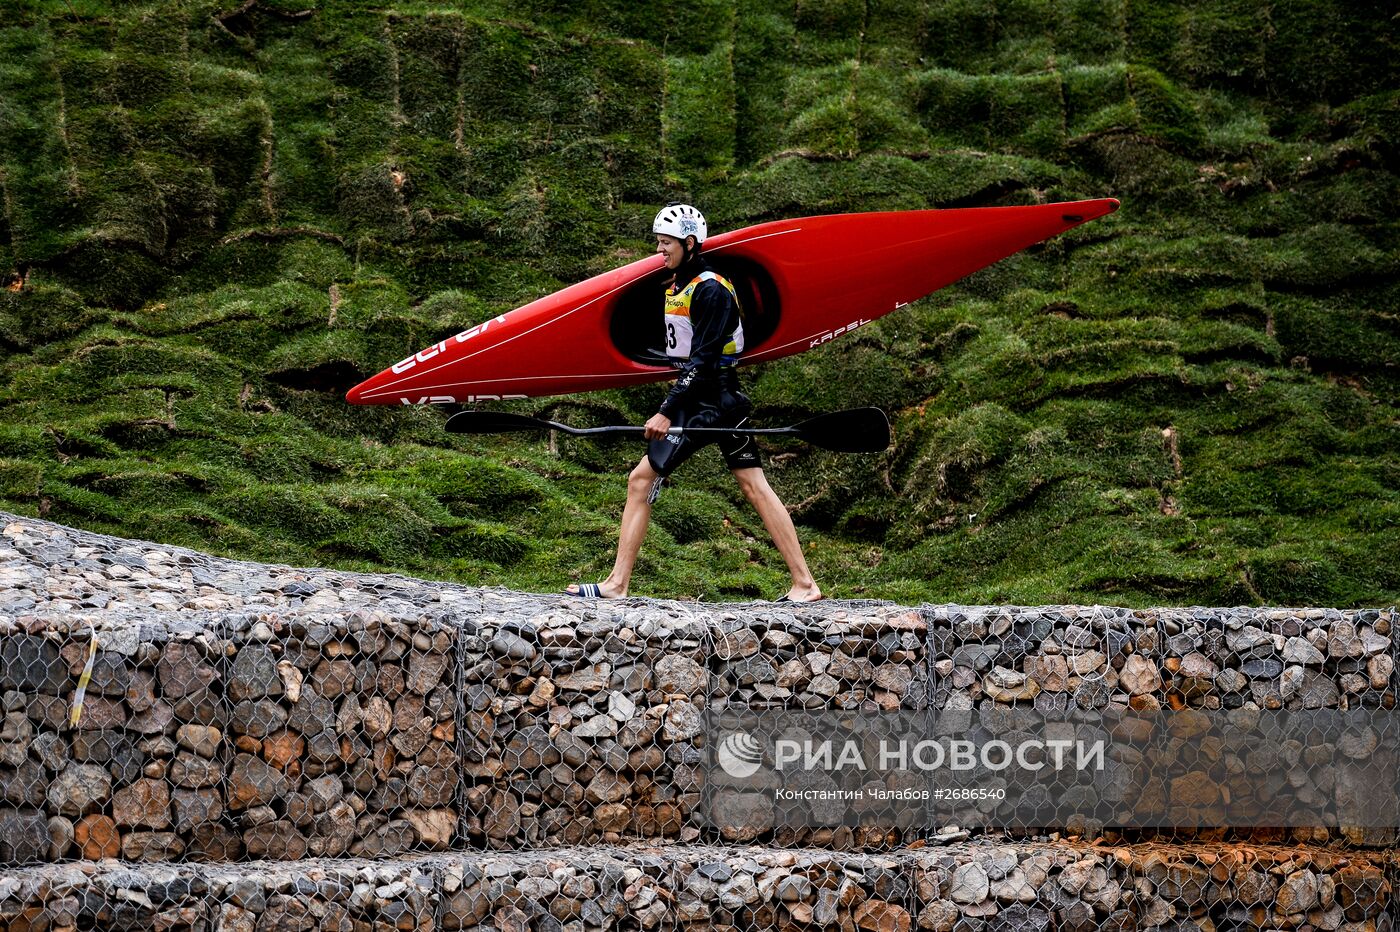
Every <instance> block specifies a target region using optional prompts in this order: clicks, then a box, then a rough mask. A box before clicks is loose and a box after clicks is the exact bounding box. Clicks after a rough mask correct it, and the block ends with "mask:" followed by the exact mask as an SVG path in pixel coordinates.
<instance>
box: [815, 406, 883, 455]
mask: <svg viewBox="0 0 1400 932" xmlns="http://www.w3.org/2000/svg"><path fill="white" fill-rule="evenodd" d="M792 430H793V433H794V434H796V435H797V437H798V439H800V440H805V441H807V442H808V443H810V444H811V445H812V446H814V447H821V448H822V449H823V450H832V451H833V452H836V453H879V452H880V451H882V450H884V449H886V448H887V447H889V445H890V419H889V418H887V417H885V412H883V411H881V410H880V409H879V408H851V409H850V410H847V411H833V412H832V413H830V414H819V415H817V416H816V417H814V418H809V419H808V420H805V421H803V422H802V423H801V424H798V425H796V426H795V427H793V429H792Z"/></svg>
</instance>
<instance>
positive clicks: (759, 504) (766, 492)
mask: <svg viewBox="0 0 1400 932" xmlns="http://www.w3.org/2000/svg"><path fill="white" fill-rule="evenodd" d="M734 478H735V479H737V480H738V482H739V488H740V489H741V490H742V491H743V493H744V497H745V498H747V499H748V500H749V503H750V504H751V505H753V507H754V509H755V510H757V511H758V516H759V517H760V518H762V519H763V526H764V527H765V528H767V529H768V535H769V536H770V537H772V538H773V545H774V546H775V547H777V548H778V553H780V554H782V556H783V561H784V562H785V563H787V568H788V574H789V575H791V576H792V588H791V589H789V590H788V591H787V597H788V598H789V599H791V600H792V601H794V602H814V601H816V600H817V599H819V598H821V595H822V591H821V590H820V589H818V588H817V583H816V580H814V579H813V578H812V571H811V570H810V569H808V568H807V558H806V557H804V556H803V555H802V545H801V544H800V543H798V540H797V528H795V527H793V524H792V516H791V515H789V514H788V510H787V507H786V506H785V505H784V504H783V502H782V499H780V498H778V493H777V492H774V491H773V487H772V486H770V485H769V484H768V477H767V476H765V475H763V470H762V469H761V468H759V467H756V466H755V467H748V468H745V469H736V470H734Z"/></svg>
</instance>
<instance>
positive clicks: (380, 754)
mask: <svg viewBox="0 0 1400 932" xmlns="http://www.w3.org/2000/svg"><path fill="white" fill-rule="evenodd" d="M104 565H105V564H104ZM112 565H116V564H112ZM218 572H232V570H228V569H220V568H218V567H216V566H211V567H210V568H209V569H207V570H205V571H204V576H203V579H204V582H205V584H206V585H205V586H204V589H203V590H202V594H200V595H199V596H198V597H197V598H186V599H185V601H184V602H183V603H181V602H179V600H178V599H177V600H176V602H175V603H174V604H171V603H166V602H163V601H162V603H161V605H162V606H164V607H157V606H156V604H155V603H154V602H152V604H151V605H148V606H145V607H143V609H142V611H141V612H140V614H139V616H138V615H136V614H134V613H132V612H120V611H112V610H108V609H106V608H103V607H100V606H94V607H92V608H91V609H90V610H88V611H86V612H85V613H80V612H67V613H64V614H61V615H59V614H47V615H46V614H33V613H31V614H13V613H12V614H10V615H8V616H3V617H0V711H2V712H3V717H2V718H0V861H2V862H3V863H4V864H5V865H6V866H5V869H4V870H3V871H2V872H0V920H3V924H4V925H5V926H6V927H11V928H26V927H27V928H52V929H68V928H94V927H98V926H111V927H115V928H152V927H156V928H184V927H189V928H227V929H245V928H246V929H260V928H345V929H360V928H395V929H417V928H461V929H475V928H497V929H520V930H526V929H551V930H553V929H559V930H560V932H563V930H568V932H592V930H595V929H613V928H617V929H660V930H670V929H672V928H675V927H677V926H679V925H681V924H684V925H685V926H686V927H688V928H695V929H700V928H724V929H757V928H772V927H780V928H791V929H800V928H811V927H822V928H828V929H830V928H840V929H842V930H849V932H854V930H856V929H863V930H868V932H908V930H911V929H913V928H918V929H924V930H940V929H946V930H953V929H957V930H960V932H961V930H976V929H988V930H990V929H1037V928H1041V929H1081V928H1082V929H1088V928H1105V927H1106V928H1122V929H1151V928H1161V929H1217V930H1223V929H1259V928H1296V929H1303V928H1316V929H1327V930H1332V929H1337V930H1351V929H1368V930H1370V929H1376V930H1387V929H1393V928H1395V925H1396V920H1395V912H1396V903H1395V895H1394V894H1395V889H1396V884H1397V881H1398V880H1400V856H1397V853H1396V832H1395V828H1394V827H1393V826H1391V827H1386V826H1373V827H1357V826H1346V825H1342V826H1334V827H1327V826H1324V825H1314V824H1311V823H1309V822H1307V821H1306V819H1304V820H1302V821H1298V820H1294V821H1293V822H1291V823H1289V824H1287V825H1283V826H1268V825H1265V826H1257V827H1235V828H1222V827H1220V825H1219V824H1210V823H1206V824H1195V825H1194V826H1183V824H1182V823H1173V822H1172V821H1171V820H1170V819H1166V820H1164V821H1163V822H1162V823H1161V824H1154V825H1145V826H1144V825H1139V826H1138V827H1135V828H1131V829H1129V828H1123V827H1116V826H1115V824H1114V823H1112V822H1107V823H1103V824H1099V823H1096V822H1092V821H1088V820H1083V819H1081V820H1075V819H1060V820H1058V821H1053V820H1052V821H1043V822H1035V823H1023V824H1015V825H1011V824H1008V823H1007V822H1006V821H1005V820H1003V819H999V818H998V816H999V812H998V809H997V807H996V806H995V805H988V804H985V803H977V804H972V805H965V806H961V807H955V808H953V809H951V810H950V809H949V808H948V807H935V806H932V805H925V806H922V807H919V806H913V807H910V806H905V807H903V808H902V809H900V810H898V811H897V812H892V811H891V810H888V809H880V808H879V807H865V808H860V807H855V808H854V809H853V811H852V812H851V813H850V814H849V816H848V817H843V818H841V819H839V820H837V822H836V823H835V824H828V825H807V824H805V823H803V822H802V821H801V820H798V819H794V818H791V816H792V815H793V812H792V811H789V810H786V809H784V808H783V807H782V806H780V805H776V804H770V806H769V808H768V809H767V810H766V811H764V810H761V809H755V810H754V811H753V812H751V813H750V815H752V816H753V818H751V819H750V820H749V821H748V822H746V823H745V824H744V826H743V827H742V828H740V829H737V830H736V829H734V828H732V827H731V828H726V827H725V826H723V825H716V824H715V823H714V821H713V820H712V819H709V818H708V817H707V814H706V803H707V800H709V799H711V798H712V797H713V796H714V795H715V794H719V793H724V792H728V791H735V792H737V789H736V786H735V785H729V784H726V783H725V782H724V780H723V779H722V778H718V777H717V776H716V774H715V772H714V769H713V768H712V767H710V766H708V765H709V763H710V756H711V755H712V753H713V752H714V750H715V749H714V748H713V747H712V746H711V744H712V742H713V740H714V737H715V736H714V735H713V734H712V733H711V732H710V731H708V730H707V724H706V723H707V716H711V715H719V714H729V713H740V712H742V713H777V712H786V713H797V712H802V713H814V714H817V713H820V714H826V713H840V714H842V715H845V716H847V717H848V719H849V720H852V721H862V720H864V721H867V722H873V721H875V720H877V719H878V718H879V717H880V716H885V715H894V714H899V715H906V716H910V717H912V718H913V719H914V720H916V721H922V722H924V723H925V724H926V726H927V727H928V728H929V729H934V728H936V727H938V726H939V723H940V722H944V723H946V722H948V721H956V720H958V718H957V717H958V716H959V715H962V714H964V713H970V712H972V711H979V712H987V711H991V712H996V713H998V714H1001V713H1003V712H1005V713H1017V714H1019V713H1023V712H1034V713H1036V714H1040V715H1045V716H1049V715H1068V716H1069V717H1070V718H1071V719H1074V720H1075V721H1077V722H1078V723H1079V724H1080V725H1084V724H1092V723H1094V722H1097V721H1100V720H1103V719H1105V716H1108V717H1109V718H1112V717H1113V716H1117V715H1119V714H1120V713H1126V712H1133V713H1142V714H1149V713H1163V714H1167V713H1171V714H1176V715H1184V714H1185V713H1190V712H1193V711H1199V712H1202V713H1220V714H1228V713H1232V712H1239V711H1241V710H1243V711H1250V710H1258V711H1259V712H1260V713H1266V712H1267V713H1279V714H1282V713H1286V712H1290V711H1309V710H1313V711H1322V712H1326V711H1348V712H1354V711H1358V710H1359V711H1362V712H1366V713H1367V714H1373V715H1374V716H1376V722H1377V724H1378V727H1379V726H1380V725H1381V724H1382V723H1384V722H1386V721H1392V722H1393V715H1394V714H1395V712H1394V707H1395V701H1396V693H1397V685H1396V682H1397V680H1396V675H1395V662H1396V659H1397V656H1400V654H1397V645H1396V639H1395V638H1394V636H1393V631H1392V627H1391V626H1392V625H1393V623H1394V621H1395V617H1396V613H1395V612H1394V611H1393V610H1392V611H1346V612H1343V611H1335V610H1327V609H1307V610H1302V609H1299V610H1294V609H1288V610H1283V609H1279V610H1251V609H1232V610H1221V609H1159V610H1139V611H1134V610H1127V609H1118V608H1108V607H1040V608H1020V607H1009V606H1003V607H995V606H993V607H962V606H926V607H924V608H921V609H909V608H904V607H899V606H892V605H886V604H883V603H848V604H836V603H827V604H825V605H821V606H815V607H800V606H777V605H773V604H755V605H744V606H725V607H716V606H697V605H687V604H681V603H658V602H642V601H633V602H626V603H623V604H620V605H619V604H614V603H608V602H601V601H591V600H577V599H558V598H555V599H530V598H529V597H521V596H517V595H513V594H508V593H494V592H490V591H477V590H473V591H472V592H471V593H469V594H467V595H466V596H463V597H462V598H460V599H456V601H455V602H453V603H452V604H453V605H454V606H455V607H454V608H443V609H441V610H434V611H427V610H423V609H422V608H421V607H415V606H414V605H412V604H410V603H409V602H408V601H406V600H405V599H403V598H400V595H402V594H404V593H405V592H408V588H409V587H411V586H412V585H414V584H413V583H412V582H411V581H404V580H394V579H385V578H378V577H365V578H364V579H362V580H356V581H355V585H356V586H357V587H358V588H357V592H358V593H359V595H358V596H357V597H360V598H364V599H367V600H368V602H369V604H368V605H366V606H362V607H359V608H347V607H346V605H347V603H348V602H349V601H350V600H349V599H333V598H332V597H331V596H330V595H327V592H328V591H331V592H333V591H334V590H333V588H332V589H328V588H327V586H328V585H333V584H334V583H335V580H334V579H331V578H330V577H327V579H326V580H321V579H318V580H316V583H315V584H314V585H313V584H311V583H307V584H305V588H304V590H297V592H296V593H295V597H296V600H297V605H296V607H295V608H294V609H288V610H280V611H271V610H268V611H261V610H260V611H254V610H249V609H236V608H229V607H227V606H225V607H216V606H215V604H214V602H208V601H206V602H199V601H198V599H206V600H208V599H214V598H215V596H213V595H211V594H210V593H211V592H213V591H215V589H216V587H211V586H210V585H208V584H209V583H216V582H217V579H218V575H217V574H218ZM7 578H8V577H7ZM15 578H16V579H17V578H18V577H17V576H16V577H15ZM41 578H42V577H35V578H34V579H29V580H26V581H22V582H21V584H22V585H31V586H32V585H38V584H39V583H38V582H36V580H38V579H41ZM347 579H348V578H347ZM341 584H342V585H345V586H346V587H347V591H348V587H349V582H346V581H345V580H341ZM287 585H291V586H296V585H301V584H299V583H290V584H287ZM158 594H159V593H158ZM164 595H165V596H169V595H170V593H169V592H165V593H164ZM274 595H275V596H277V597H279V598H280V597H286V596H288V593H287V592H286V591H283V590H279V591H278V592H277V593H275V594H274ZM454 598H455V596H454ZM11 604H20V603H16V602H14V600H11ZM444 604H446V602H444ZM1110 713H1111V714H1110ZM1075 716H1078V718H1077V719H1075V718H1074V717H1075ZM1182 720H1183V721H1186V720H1189V718H1184V717H1183V718H1182ZM1323 737H1324V738H1325V741H1324V742H1323V745H1322V746H1323V747H1329V748H1331V749H1332V750H1333V751H1334V752H1340V753H1346V752H1347V749H1353V750H1354V749H1355V748H1356V747H1357V745H1356V744H1355V743H1351V744H1348V743H1346V742H1348V741H1351V742H1355V741H1356V740H1358V739H1357V736H1356V735H1348V734H1346V733H1340V732H1339V733H1336V734H1325V735H1323ZM1362 738H1364V736H1362ZM1362 744H1363V745H1364V744H1365V742H1364V740H1363V741H1362ZM1181 748H1182V751H1181V753H1180V754H1178V755H1177V756H1175V757H1174V758H1172V759H1168V760H1148V761H1145V762H1144V763H1145V764H1150V766H1144V767H1143V768H1142V769H1143V771H1144V774H1145V776H1144V779H1143V781H1142V782H1140V783H1135V784H1131V785H1128V786H1125V787H1122V788H1120V791H1121V794H1122V796H1123V797H1124V798H1125V799H1128V798H1141V797H1142V796H1144V795H1146V794H1148V793H1150V792H1152V791H1154V787H1157V788H1159V789H1162V788H1164V789H1163V791H1165V792H1170V791H1171V790H1172V788H1173V787H1174V785H1175V784H1174V783H1173V781H1176V780H1181V779H1185V778H1187V777H1189V776H1190V775H1191V774H1192V773H1193V772H1195V771H1196V770H1198V769H1201V768H1203V767H1205V765H1206V764H1216V763H1219V762H1221V761H1228V760H1229V759H1230V755H1231V753H1232V752H1233V751H1234V750H1236V749H1232V748H1228V747H1216V746H1213V745H1210V744H1209V742H1207V741H1205V740H1204V739H1199V740H1195V741H1194V743H1193V742H1186V743H1184V744H1182V745H1181ZM1363 750H1364V747H1363ZM1280 753H1281V754H1284V755H1285V756H1286V754H1287V753H1288V750H1287V749H1286V748H1285V749H1283V751H1281V752H1280ZM1299 755H1300V759H1299V760H1297V761H1294V762H1292V763H1290V766H1288V767H1285V768H1283V770H1282V772H1283V773H1284V775H1285V776H1284V783H1285V784H1286V786H1281V787H1276V788H1275V789H1277V790H1278V791H1279V792H1280V793H1281V794H1282V795H1285V796H1288V798H1290V799H1295V800H1297V801H1298V803H1299V804H1300V805H1303V806H1306V805H1307V804H1308V802H1309V800H1311V799H1321V798H1323V797H1326V796H1327V795H1329V794H1333V795H1335V792H1336V787H1335V786H1329V785H1326V783H1325V779H1324V778H1320V777H1319V776H1318V773H1319V772H1320V771H1319V770H1318V769H1317V767H1316V766H1314V765H1316V764H1318V763H1319V761H1316V760H1313V761H1309V760H1303V759H1301V756H1302V752H1299ZM1324 763H1325V762H1324ZM1294 764H1296V766H1294ZM1305 765H1306V766H1305ZM1152 781H1157V782H1156V783H1153V782H1152ZM1250 789H1251V785H1250V781H1248V780H1245V781H1243V782H1241V783H1240V784H1239V785H1238V787H1236V790H1237V791H1239V792H1245V791H1249V790H1250ZM1365 789H1366V788H1362V790H1363V792H1364V791H1365ZM1380 789H1382V788H1381V787H1380V786H1379V785H1377V790H1378V791H1379V790H1380ZM1309 794H1314V795H1309ZM740 795H742V794H740ZM741 802H744V803H745V804H747V801H746V800H741Z"/></svg>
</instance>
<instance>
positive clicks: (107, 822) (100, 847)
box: [73, 815, 122, 861]
mask: <svg viewBox="0 0 1400 932" xmlns="http://www.w3.org/2000/svg"><path fill="white" fill-rule="evenodd" d="M73 841H74V843H75V844H77V846H78V849H79V850H80V851H81V852H82V854H83V860H85V861H96V860H100V859H101V858H115V857H118V856H119V855H120V854H121V853H122V838H121V833H120V832H119V831H117V823H115V822H113V821H112V820H111V819H110V818H108V817H107V816H105V815H90V816H84V817H83V818H81V819H79V820H78V822H77V824H75V825H74V826H73Z"/></svg>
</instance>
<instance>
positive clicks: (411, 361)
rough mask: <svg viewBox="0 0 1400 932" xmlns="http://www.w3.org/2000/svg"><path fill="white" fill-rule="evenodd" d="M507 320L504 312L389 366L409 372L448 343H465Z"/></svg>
mask: <svg viewBox="0 0 1400 932" xmlns="http://www.w3.org/2000/svg"><path fill="white" fill-rule="evenodd" d="M505 320H506V315H504V314H502V315H500V316H499V317H496V318H493V319H491V320H488V321H487V322H486V323H484V324H479V325H478V326H475V327H473V328H471V329H470V330H463V331H462V332H461V333H459V334H457V335H456V336H455V337H449V338H448V339H446V340H443V341H442V342H441V343H434V344H433V345H432V346H430V347H428V348H427V349H425V350H420V351H419V352H417V353H414V354H413V355H412V356H410V357H408V358H407V359H405V360H403V361H402V362H396V363H394V364H393V365H392V366H390V367H389V368H390V369H391V370H392V371H393V372H394V373H395V374H396V375H399V374H402V373H404V372H407V371H408V370H409V369H412V368H413V367H414V366H416V365H418V364H419V363H420V362H427V361H428V360H429V359H432V358H433V357H434V356H436V355H437V354H438V353H441V352H443V351H445V350H446V349H447V344H448V343H465V342H466V341H468V340H470V339H471V338H472V337H474V336H477V335H479V334H482V333H485V332H486V329H487V328H488V327H490V326H491V325H492V324H503V323H505Z"/></svg>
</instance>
